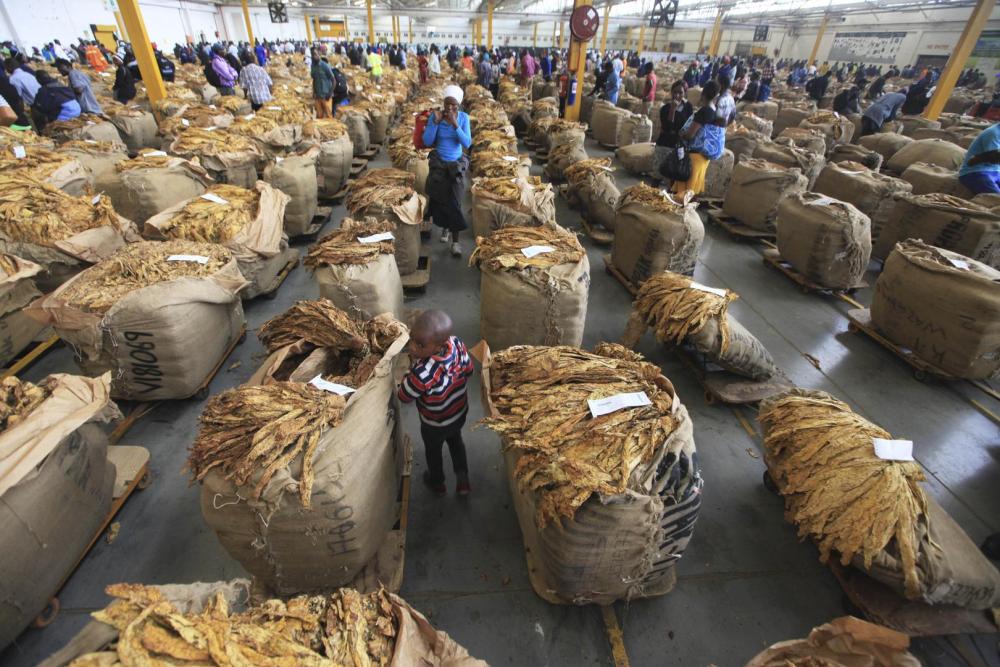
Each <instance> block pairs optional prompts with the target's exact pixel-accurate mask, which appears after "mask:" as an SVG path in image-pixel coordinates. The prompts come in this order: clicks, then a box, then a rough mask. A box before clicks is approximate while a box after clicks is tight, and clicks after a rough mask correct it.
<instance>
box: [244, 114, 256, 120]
mask: <svg viewBox="0 0 1000 667" xmlns="http://www.w3.org/2000/svg"><path fill="white" fill-rule="evenodd" d="M256 117H257V114H255V113H248V114H247V115H246V116H243V120H253V119H254V118H256Z"/></svg>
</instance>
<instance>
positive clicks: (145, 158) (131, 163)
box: [115, 154, 179, 173]
mask: <svg viewBox="0 0 1000 667" xmlns="http://www.w3.org/2000/svg"><path fill="white" fill-rule="evenodd" d="M178 159H179V158H175V157H172V156H170V155H150V154H147V155H139V156H138V157H134V158H132V159H131V160H122V161H121V162H118V163H117V164H115V171H117V172H118V173H122V172H125V171H132V170H133V169H162V168H163V167H166V166H168V165H170V164H171V163H173V162H177V161H178Z"/></svg>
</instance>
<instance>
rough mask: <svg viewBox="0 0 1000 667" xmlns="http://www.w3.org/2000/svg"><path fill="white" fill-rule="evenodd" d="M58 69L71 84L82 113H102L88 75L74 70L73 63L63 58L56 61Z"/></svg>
mask: <svg viewBox="0 0 1000 667" xmlns="http://www.w3.org/2000/svg"><path fill="white" fill-rule="evenodd" d="M56 69H57V70H59V73H60V74H62V75H63V76H64V77H66V80H67V81H68V82H69V87H70V89H71V90H72V91H73V94H74V95H76V101H77V102H79V103H80V113H92V114H99V113H102V112H101V105H100V104H98V103H97V98H96V97H95V96H94V91H93V89H92V88H91V87H90V79H89V78H88V77H87V75H86V74H84V73H83V72H81V71H79V70H76V69H73V63H71V62H70V61H68V60H63V59H62V58H60V59H59V60H57V61H56Z"/></svg>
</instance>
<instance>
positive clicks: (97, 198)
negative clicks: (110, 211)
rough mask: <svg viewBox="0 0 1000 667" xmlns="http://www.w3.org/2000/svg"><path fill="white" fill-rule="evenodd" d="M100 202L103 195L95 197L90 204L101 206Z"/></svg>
mask: <svg viewBox="0 0 1000 667" xmlns="http://www.w3.org/2000/svg"><path fill="white" fill-rule="evenodd" d="M100 201H101V195H94V196H93V198H92V199H91V200H90V203H91V204H94V205H96V204H99V203H100Z"/></svg>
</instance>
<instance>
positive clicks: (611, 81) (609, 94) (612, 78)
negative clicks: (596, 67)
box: [604, 61, 621, 104]
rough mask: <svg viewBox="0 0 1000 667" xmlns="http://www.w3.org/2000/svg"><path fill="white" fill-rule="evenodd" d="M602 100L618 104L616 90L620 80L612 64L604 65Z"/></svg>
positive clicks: (619, 85)
mask: <svg viewBox="0 0 1000 667" xmlns="http://www.w3.org/2000/svg"><path fill="white" fill-rule="evenodd" d="M604 74H605V77H604V99H606V100H607V101H608V102H611V103H612V104H618V89H619V88H620V87H621V79H620V78H619V77H618V72H617V71H616V70H615V66H614V62H612V61H608V62H606V63H604Z"/></svg>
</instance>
